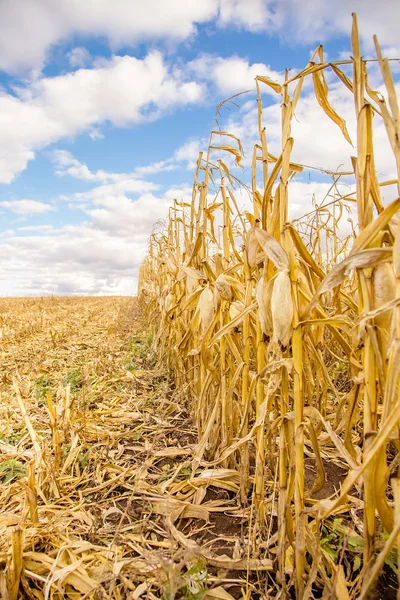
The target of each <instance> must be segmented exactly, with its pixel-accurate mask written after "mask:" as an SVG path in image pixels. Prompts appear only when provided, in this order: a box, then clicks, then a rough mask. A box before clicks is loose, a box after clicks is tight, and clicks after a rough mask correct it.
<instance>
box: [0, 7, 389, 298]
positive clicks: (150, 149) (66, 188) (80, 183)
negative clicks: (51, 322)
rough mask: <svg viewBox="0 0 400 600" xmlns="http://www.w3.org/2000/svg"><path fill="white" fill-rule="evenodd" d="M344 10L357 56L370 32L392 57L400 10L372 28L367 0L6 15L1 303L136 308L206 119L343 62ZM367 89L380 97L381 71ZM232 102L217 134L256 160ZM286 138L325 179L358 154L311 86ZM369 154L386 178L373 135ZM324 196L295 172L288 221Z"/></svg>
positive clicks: (1, 84)
mask: <svg viewBox="0 0 400 600" xmlns="http://www.w3.org/2000/svg"><path fill="white" fill-rule="evenodd" d="M353 11H357V13H358V16H359V27H360V32H361V35H362V45H363V52H364V54H365V55H366V56H367V55H370V54H371V53H372V51H373V46H372V35H373V34H374V33H377V34H378V36H379V39H380V42H381V44H382V46H383V48H384V52H385V53H386V55H388V56H390V57H392V58H393V57H397V56H400V45H399V41H398V23H399V22H400V3H399V2H398V0H383V1H381V2H380V14H379V17H380V18H379V22H378V21H377V19H376V3H373V2H372V1H371V0H338V1H337V2H336V3H332V2H330V0H309V1H308V2H306V3H304V1H302V2H300V0H280V1H279V2H277V1H273V0H202V2H199V1H198V0H147V1H146V2H142V1H140V2H139V0H87V1H86V2H82V1H81V0H57V2H53V3H51V2H48V1H47V0H3V2H2V3H1V4H0V295H32V294H35V295H36V294H40V295H41V294H52V293H54V294H120V293H122V294H131V293H134V292H135V289H136V285H137V274H138V268H139V265H140V262H141V260H142V258H143V255H144V253H145V249H146V243H147V239H148V236H149V234H150V232H151V230H152V226H153V223H154V222H155V221H156V220H157V219H159V218H163V217H165V215H166V213H167V209H168V206H169V204H170V203H171V201H172V200H173V198H178V199H181V198H186V197H187V196H188V195H189V194H190V188H191V184H192V174H193V165H194V162H195V160H196V157H197V154H198V151H199V150H200V149H205V148H206V143H207V139H208V134H209V131H210V127H211V123H212V120H213V116H214V112H215V106H216V105H217V104H218V103H219V102H220V101H221V100H223V99H225V98H227V97H229V96H231V95H233V94H235V93H238V92H241V91H243V90H246V89H254V77H255V76H256V75H267V76H269V77H270V78H271V79H272V80H274V81H280V80H282V77H283V72H284V69H285V68H289V69H292V70H293V72H295V71H296V70H300V69H302V68H303V67H304V66H305V65H306V64H307V62H308V60H309V58H310V54H311V52H312V51H313V50H314V49H315V47H316V45H317V44H319V43H323V44H324V48H325V52H326V55H327V58H328V59H329V60H337V59H339V58H344V57H346V58H347V57H348V56H349V55H350V51H349V33H350V28H351V13H352V12H353ZM393 66H394V71H395V76H396V78H398V65H397V63H393ZM371 77H372V81H373V83H376V85H377V86H378V87H379V85H380V83H381V82H380V81H379V76H378V72H377V70H376V69H375V71H374V70H373V69H372V73H371ZM331 98H332V99H333V100H334V101H335V103H336V104H335V106H336V107H337V110H338V112H340V114H342V116H344V118H346V120H348V127H349V132H350V134H351V136H353V138H352V139H353V140H354V139H355V136H354V133H355V132H354V115H353V112H354V109H353V107H352V101H351V98H350V97H349V95H346V93H345V92H344V91H343V89H342V87H340V86H339V85H338V84H337V82H336V83H335V82H332V88H331ZM238 103H239V106H238V107H231V110H230V111H228V110H225V111H224V114H223V122H224V124H225V125H226V127H227V128H229V130H230V131H232V132H235V133H238V134H239V135H240V137H241V138H243V143H244V146H245V149H249V150H250V148H251V145H252V143H254V141H255V131H256V129H255V114H256V105H255V100H254V94H247V95H244V96H241V97H240V99H239V100H238ZM264 104H265V107H266V108H265V111H264V116H265V124H266V125H267V132H268V137H269V141H270V144H271V146H270V147H271V148H272V150H274V148H275V149H276V151H278V148H279V128H280V125H279V98H278V97H277V96H276V95H274V93H273V92H266V93H265V94H264ZM321 119H322V120H321ZM294 137H295V140H296V144H295V151H294V159H296V160H299V162H300V161H301V162H303V163H304V164H313V165H316V166H320V167H326V168H332V169H335V168H336V167H337V166H338V164H340V162H343V157H345V158H344V160H345V162H346V161H347V162H348V161H349V159H350V156H351V154H352V153H354V149H352V148H351V147H350V146H349V145H347V142H345V141H344V140H343V139H342V137H341V134H340V132H338V131H337V128H335V125H333V124H332V123H331V122H327V119H326V116H324V115H323V114H321V111H320V109H319V107H318V106H317V104H316V102H315V101H314V100H313V94H312V89H311V88H310V87H307V85H306V86H305V89H304V91H303V100H302V103H301V105H300V106H299V109H298V113H297V114H296V123H295V124H294ZM327 139H329V144H327V143H326V140H327ZM376 140H377V143H378V144H381V145H380V146H379V148H380V149H381V152H380V161H378V169H379V170H380V175H381V176H382V178H391V177H393V176H394V173H395V171H394V165H393V160H392V157H391V155H390V150H389V149H388V147H387V143H386V140H385V133H384V129H383V128H382V127H380V128H379V127H378V128H377V131H376ZM244 165H245V168H244V172H243V173H242V177H243V178H244V179H246V178H248V177H249V174H250V166H249V159H248V158H246V159H245V161H244ZM327 186H328V183H327V182H326V181H325V180H324V179H323V178H321V177H320V176H318V174H317V173H315V172H314V171H310V172H305V173H304V174H303V176H302V177H300V178H299V180H298V182H295V183H294V184H293V186H292V189H291V203H292V204H291V210H292V213H291V214H292V217H297V216H299V215H300V214H301V212H302V211H303V210H307V207H309V206H310V203H311V199H312V197H313V195H315V196H316V197H318V196H319V195H320V196H321V197H323V195H324V193H326V190H327ZM388 193H389V192H388ZM389 195H390V193H389Z"/></svg>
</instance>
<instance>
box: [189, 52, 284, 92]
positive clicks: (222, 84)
mask: <svg viewBox="0 0 400 600" xmlns="http://www.w3.org/2000/svg"><path fill="white" fill-rule="evenodd" d="M188 68H189V70H192V71H193V72H194V73H196V75H197V76H198V77H199V78H200V79H203V80H206V81H210V82H212V83H214V84H215V86H216V88H217V90H218V92H220V93H221V94H226V95H229V94H236V93H238V92H243V91H245V90H252V91H254V89H255V82H254V80H255V78H256V76H257V75H263V76H266V77H269V78H270V79H272V81H275V82H277V83H281V82H282V81H283V74H282V73H279V72H277V71H274V70H273V69H271V67H269V66H268V65H265V64H263V63H253V64H251V65H250V64H249V62H248V61H247V60H246V59H244V58H241V57H239V56H231V57H229V58H221V57H218V56H212V55H210V54H203V55H201V56H200V57H198V58H196V59H195V60H193V61H192V62H191V63H189V64H188ZM263 91H266V92H269V91H271V89H270V88H269V87H267V86H265V87H263ZM272 93H274V92H272Z"/></svg>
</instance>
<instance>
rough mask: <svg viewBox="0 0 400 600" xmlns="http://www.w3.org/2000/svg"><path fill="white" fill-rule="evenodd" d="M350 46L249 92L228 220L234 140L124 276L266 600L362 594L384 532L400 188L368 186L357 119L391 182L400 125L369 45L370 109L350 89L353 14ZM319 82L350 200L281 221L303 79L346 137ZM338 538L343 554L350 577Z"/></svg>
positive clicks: (395, 445)
mask: <svg viewBox="0 0 400 600" xmlns="http://www.w3.org/2000/svg"><path fill="white" fill-rule="evenodd" d="M351 42H352V56H353V58H352V60H351V61H342V62H341V63H331V64H326V63H324V56H323V50H322V48H321V47H319V48H318V49H317V51H316V52H315V54H314V55H313V57H312V59H311V61H310V62H309V64H308V65H307V66H306V68H305V69H304V70H303V71H301V72H300V73H298V74H296V75H294V76H292V77H290V78H289V75H288V74H287V75H286V79H285V81H284V83H283V85H278V84H276V83H274V82H272V81H270V80H269V79H268V78H266V77H257V78H256V87H257V102H258V132H259V140H258V141H257V143H256V144H255V146H254V152H253V160H252V175H251V185H249V187H246V186H244V187H245V188H246V190H247V191H248V193H249V197H250V199H251V204H250V205H249V206H248V207H247V209H248V210H239V207H238V206H239V201H238V198H237V190H238V187H240V184H239V183H238V179H237V177H236V176H235V173H236V169H235V166H233V167H231V166H229V165H230V164H231V163H230V159H235V161H236V162H237V163H239V162H240V160H241V155H242V147H241V144H240V141H239V140H238V139H237V138H236V137H235V136H233V135H229V134H227V133H226V132H223V131H222V132H221V131H220V130H217V131H213V132H212V134H211V140H210V145H209V149H208V152H207V154H206V155H204V154H203V153H200V156H199V159H198V163H197V169H196V172H195V180H194V185H193V195H192V199H191V202H178V201H175V202H174V205H173V206H172V207H171V209H170V213H169V219H168V221H167V225H166V228H165V229H164V230H162V231H161V232H160V231H159V232H155V233H154V234H153V235H152V237H151V240H150V245H149V249H148V254H147V257H146V259H145V261H144V262H143V265H142V268H141V271H140V283H139V293H140V297H141V301H142V303H143V305H144V306H145V310H146V311H147V314H148V316H149V323H150V324H151V326H152V327H153V328H154V333H155V338H154V339H155V344H156V346H157V349H158V351H159V353H160V356H161V357H162V358H163V360H164V361H165V362H166V364H167V365H168V368H170V369H171V370H172V372H173V373H174V376H175V379H176V384H177V386H178V388H179V389H181V390H182V391H183V393H184V394H185V395H186V396H188V397H189V398H190V405H191V408H192V413H193V418H194V419H195V421H196V423H197V428H198V434H199V443H198V447H197V451H196V459H197V461H198V463H199V464H200V462H201V461H208V462H209V463H210V464H211V465H219V466H223V467H226V468H228V469H235V470H237V471H239V472H240V482H241V484H240V502H241V504H242V506H243V507H251V511H250V512H251V514H252V515H254V517H255V525H254V531H255V534H254V535H256V536H259V537H258V538H257V539H259V540H264V543H260V548H263V550H260V552H261V551H262V552H265V553H266V554H268V555H269V556H272V557H273V558H274V559H275V561H276V567H277V573H276V577H277V580H278V581H279V585H280V586H281V589H282V594H283V597H289V594H290V588H291V587H292V586H294V587H295V590H296V597H298V598H308V597H312V594H313V593H314V591H315V589H316V587H317V588H319V589H321V588H323V589H324V590H325V591H324V592H323V593H324V597H327V598H328V597H330V598H333V597H343V598H347V597H349V598H350V597H360V598H366V597H368V593H369V591H370V589H371V588H372V586H373V585H374V583H375V582H376V579H377V577H378V576H379V574H380V573H381V571H382V567H383V565H384V563H385V561H387V559H388V556H391V555H392V553H393V551H394V550H395V548H396V544H397V543H398V539H399V537H398V536H399V532H400V497H399V487H398V479H397V469H398V464H399V460H398V459H397V458H396V457H398V456H399V454H398V453H399V451H400V435H399V425H400V396H399V387H398V386H399V381H398V379H399V373H400V300H399V299H400V237H399V235H397V229H396V225H397V220H396V216H397V215H396V213H397V211H398V209H399V208H400V199H399V198H398V199H396V200H395V201H394V202H392V203H391V204H389V205H387V206H385V205H384V204H383V203H382V193H381V192H382V185H383V184H384V185H387V184H392V185H394V186H397V190H398V194H399V195H400V179H399V178H398V179H395V180H393V181H390V182H388V181H384V182H382V181H379V180H378V176H377V173H376V170H375V161H374V143H373V119H382V120H383V122H384V125H385V128H386V132H387V136H388V141H389V143H390V145H391V148H392V150H393V153H394V156H395V160H396V165H397V176H398V177H399V176H400V117H399V108H398V103H397V98H396V92H395V85H394V82H393V78H392V75H391V71H390V68H389V62H388V60H386V59H383V58H382V56H381V51H380V48H379V45H378V42H377V41H376V40H375V45H376V52H377V60H376V62H375V63H374V64H375V65H378V66H379V67H380V71H381V74H382V78H383V82H384V87H385V90H386V91H385V96H384V95H382V94H381V93H378V92H377V91H374V90H373V89H371V87H370V86H369V84H368V77H367V74H368V71H367V62H366V61H364V60H363V59H362V57H361V55H360V46H359V37H358V31H357V19H356V16H354V17H353V29H352V37H351ZM349 64H350V66H351V67H352V76H349V75H347V74H346V72H345V70H346V68H348V66H349ZM342 65H346V68H344V67H342ZM328 71H330V77H332V75H333V76H335V78H336V80H339V81H341V82H342V84H343V85H344V86H346V88H347V89H348V90H349V91H350V92H351V93H352V94H353V96H354V106H355V116H356V121H357V143H356V148H357V150H356V149H354V154H355V156H354V157H353V158H352V165H353V173H352V177H353V181H354V183H355V186H354V187H355V191H354V194H350V195H349V194H347V196H346V197H344V196H343V195H341V194H339V193H336V194H335V195H334V196H333V197H334V200H333V201H332V202H330V210H329V211H327V210H326V208H324V209H323V211H322V209H321V208H318V207H316V209H315V211H314V212H313V213H312V214H308V215H307V216H305V217H304V219H300V220H298V221H296V222H289V221H288V209H289V202H290V199H289V191H290V181H291V180H292V179H293V178H294V177H295V176H296V175H297V176H298V174H299V173H301V171H302V166H301V165H299V164H297V163H294V162H292V160H291V152H292V148H293V144H294V140H293V138H292V137H291V122H292V119H293V118H294V115H295V110H296V106H297V104H298V102H299V100H300V98H301V90H302V86H303V83H304V81H305V80H306V79H308V78H311V79H312V81H313V85H314V92H315V96H316V99H317V101H318V103H319V104H320V106H321V108H322V109H323V110H324V111H325V113H326V118H329V119H332V120H333V121H334V122H335V123H336V124H337V125H338V126H339V127H340V129H341V131H342V132H343V135H344V136H345V137H346V139H348V138H349V134H348V132H347V129H346V124H345V122H344V121H343V119H342V118H341V117H340V116H339V114H338V113H337V112H336V111H335V108H334V107H333V106H332V105H331V104H330V102H329V98H328V84H327V76H326V74H327V72H328ZM265 85H267V86H270V87H271V88H272V89H273V90H274V91H275V92H276V93H277V94H278V95H280V96H281V106H282V134H281V152H280V154H279V156H273V155H272V154H271V153H270V152H269V150H268V144H267V141H268V124H267V125H266V127H265V126H264V124H263V115H262V112H263V109H262V92H263V86H265ZM310 143H312V141H311V140H310ZM326 143H327V144H329V140H326ZM218 154H219V157H218ZM216 155H217V157H216V158H214V157H215V156H216ZM225 157H227V158H225ZM341 175H342V174H341V173H340V172H338V173H334V174H332V178H333V186H334V185H336V183H337V181H338V179H339V178H340V177H341ZM347 175H348V173H347ZM335 189H337V187H336V188H335ZM349 205H351V206H353V207H355V208H354V209H352V211H353V218H354V221H355V225H354V228H353V230H352V233H351V234H349V235H347V237H346V239H342V238H341V237H340V218H338V217H337V215H338V214H340V215H342V214H343V211H344V210H345V207H348V206H349ZM335 211H336V212H335ZM326 214H329V216H328V218H326ZM307 232H308V233H307ZM338 473H339V475H338ZM335 477H336V479H335ZM330 478H333V479H334V484H335V485H334V487H336V488H337V491H336V492H335V490H334V489H333V488H332V485H329V480H330ZM333 519H335V522H336V523H338V522H339V523H340V524H341V532H342V533H343V532H344V533H343V535H342V538H341V542H340V544H341V548H342V551H341V552H340V553H339V558H337V559H336V560H335V559H334V558H333V557H332V552H329V551H328V550H326V548H325V546H324V544H323V543H322V537H323V532H324V531H325V532H326V531H327V530H329V527H330V526H331V524H332V520H333ZM333 538H334V536H333ZM333 538H332V539H333ZM346 539H347V540H353V541H354V540H358V543H359V546H358V547H359V548H360V549H361V550H360V554H361V561H359V566H358V567H357V569H354V568H353V567H352V566H351V562H352V561H351V560H350V561H349V560H347V558H348V557H349V556H350V557H351V556H353V555H351V554H349V552H350V550H349V548H350V546H349V545H348V544H347V546H346V543H345V542H344V541H343V540H346ZM265 540H267V542H265ZM346 547H347V550H346ZM353 558H354V556H353Z"/></svg>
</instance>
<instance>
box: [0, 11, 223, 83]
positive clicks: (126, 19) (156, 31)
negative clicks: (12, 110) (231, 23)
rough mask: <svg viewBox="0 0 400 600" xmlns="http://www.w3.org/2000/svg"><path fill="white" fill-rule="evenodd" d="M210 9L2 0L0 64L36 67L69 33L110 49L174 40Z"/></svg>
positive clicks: (202, 19) (14, 67)
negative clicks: (104, 42)
mask: <svg viewBox="0 0 400 600" xmlns="http://www.w3.org/2000/svg"><path fill="white" fill-rule="evenodd" d="M216 10H217V6H216V2H215V0H202V2H198V0H185V2H181V1H180V0H147V1H146V2H141V1H139V0H117V1H115V0H88V1H85V2H81V0H57V2H45V1H43V0H3V1H2V2H1V3H0V68H2V69H4V70H6V71H12V72H16V71H17V72H18V71H21V70H23V69H31V68H32V67H35V66H39V65H41V64H43V63H44V61H45V59H46V53H47V52H48V51H49V49H50V48H51V46H52V45H54V44H56V43H58V42H60V41H63V40H67V39H68V38H69V37H71V36H72V35H73V34H79V35H85V36H102V37H104V38H105V39H107V40H108V42H109V43H110V45H111V47H112V48H114V49H116V48H119V47H122V46H126V45H133V44H137V43H139V42H146V41H148V40H157V39H158V40H163V39H164V40H172V41H176V42H179V41H181V40H184V39H186V38H188V37H189V36H190V35H192V34H193V33H194V32H195V25H196V23H202V22H206V21H208V20H210V19H213V18H214V17H215V15H216ZM33 24H34V26H33ZM22 41H23V43H21V42H22Z"/></svg>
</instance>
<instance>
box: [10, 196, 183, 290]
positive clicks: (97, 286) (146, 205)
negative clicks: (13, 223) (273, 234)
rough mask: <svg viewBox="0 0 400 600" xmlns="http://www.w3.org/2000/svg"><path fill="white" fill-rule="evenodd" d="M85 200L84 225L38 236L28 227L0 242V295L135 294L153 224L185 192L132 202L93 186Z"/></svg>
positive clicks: (166, 212)
mask: <svg viewBox="0 0 400 600" xmlns="http://www.w3.org/2000/svg"><path fill="white" fill-rule="evenodd" d="M91 196H92V199H93V205H92V206H90V207H86V206H84V205H83V206H82V208H83V210H84V211H85V213H86V215H87V222H84V223H82V224H80V225H65V226H64V227H63V228H62V229H54V230H51V229H49V228H46V229H44V228H43V230H42V231H41V232H40V233H42V235H35V234H36V233H37V232H38V231H39V230H37V229H35V228H32V227H29V226H28V227H27V228H19V230H18V235H15V234H14V232H13V231H8V232H7V235H6V236H4V237H1V236H0V288H1V290H2V294H7V295H13V294H15V295H30V294H48V293H55V294H133V293H135V290H136V286H137V276H138V270H139V266H140V264H141V262H142V260H143V257H144V255H145V252H146V249H147V243H148V239H149V236H150V233H151V231H152V229H153V226H154V223H155V222H156V221H157V220H159V219H165V218H166V217H167V215H168V208H169V206H170V205H171V202H172V200H173V198H177V199H178V200H181V199H185V200H188V199H189V198H190V197H191V189H190V188H186V187H183V188H172V189H170V190H168V191H167V192H166V193H165V194H163V195H159V196H156V195H154V194H153V193H151V192H146V193H144V194H142V195H140V196H139V197H138V199H137V200H132V199H130V198H128V197H126V196H124V195H119V196H111V195H108V194H107V192H106V191H105V189H104V187H103V186H99V188H97V192H95V190H92V194H91ZM44 227H46V226H44ZM30 233H32V234H34V235H29V234H30ZM21 234H22V235H21Z"/></svg>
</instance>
